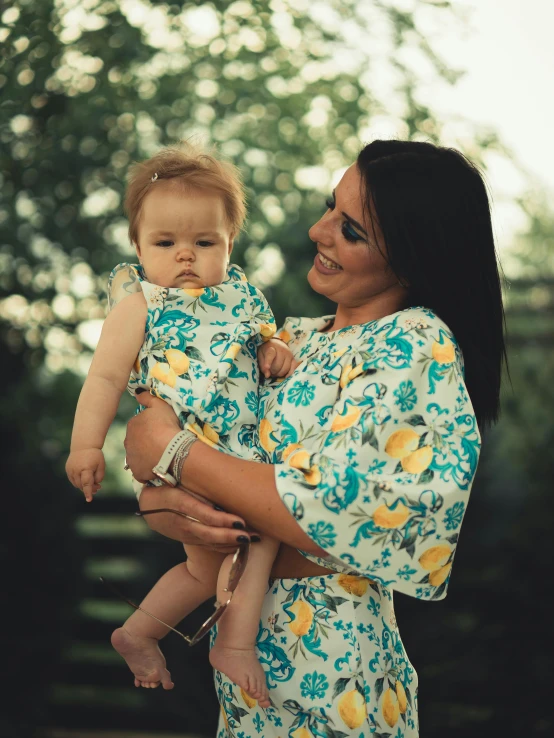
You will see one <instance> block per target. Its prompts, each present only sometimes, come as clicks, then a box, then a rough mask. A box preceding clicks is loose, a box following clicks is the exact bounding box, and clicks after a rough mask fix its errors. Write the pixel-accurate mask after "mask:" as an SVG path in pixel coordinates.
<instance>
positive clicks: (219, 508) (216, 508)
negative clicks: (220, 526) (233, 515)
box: [214, 505, 223, 512]
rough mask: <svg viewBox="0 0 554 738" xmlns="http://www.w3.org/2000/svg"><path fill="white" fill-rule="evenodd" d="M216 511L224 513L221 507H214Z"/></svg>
mask: <svg viewBox="0 0 554 738" xmlns="http://www.w3.org/2000/svg"><path fill="white" fill-rule="evenodd" d="M214 510H219V512H223V508H222V507H219V505H214Z"/></svg>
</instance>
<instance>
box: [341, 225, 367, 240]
mask: <svg viewBox="0 0 554 738" xmlns="http://www.w3.org/2000/svg"><path fill="white" fill-rule="evenodd" d="M342 235H343V236H344V237H345V238H346V240H347V241H350V242H351V243H355V242H356V241H363V240H364V239H363V238H362V237H361V236H360V234H359V233H356V231H355V230H354V229H353V228H352V226H351V225H350V223H348V222H346V223H343V224H342Z"/></svg>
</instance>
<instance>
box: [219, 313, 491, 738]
mask: <svg viewBox="0 0 554 738" xmlns="http://www.w3.org/2000/svg"><path fill="white" fill-rule="evenodd" d="M331 320H332V316H328V317H325V318H320V319H307V318H289V319H287V321H286V322H285V324H284V326H283V328H282V330H281V331H280V332H279V333H278V334H277V335H278V336H279V337H280V338H282V339H283V340H285V341H287V343H288V345H289V347H290V348H291V350H292V351H293V353H294V354H295V357H296V358H297V359H299V360H301V361H302V364H301V365H300V366H299V367H298V368H297V369H296V371H295V372H294V373H293V375H292V376H290V377H288V378H285V379H281V380H271V381H270V382H268V383H266V384H265V386H264V387H263V388H262V389H261V392H260V411H259V424H258V434H259V445H260V446H261V448H262V449H263V453H264V461H266V462H268V463H272V464H274V465H275V481H276V485H277V489H278V492H279V495H280V496H281V499H282V500H283V503H284V504H285V505H286V507H287V508H288V510H289V511H290V513H291V514H292V515H293V516H294V518H295V519H296V520H297V521H298V523H299V525H300V526H301V527H302V529H303V530H304V531H305V532H306V533H307V535H308V536H309V537H310V538H311V539H312V540H313V541H314V542H315V543H317V544H318V545H319V546H320V547H321V548H323V549H324V550H325V551H326V552H327V556H326V557H325V558H318V557H317V556H313V555H310V554H308V553H306V552H302V553H303V554H304V555H305V556H306V557H307V558H308V559H310V560H312V561H315V562H316V563H318V564H321V565H323V566H325V567H327V568H329V569H333V570H334V571H335V572H336V573H335V574H329V575H326V576H315V577H306V578H302V579H280V580H272V581H270V583H269V587H268V590H267V594H266V598H265V601H264V606H263V611H262V617H261V621H260V627H259V632H258V639H257V652H258V656H259V659H260V661H261V663H262V665H263V667H264V670H265V672H266V678H267V682H268V686H269V690H270V692H269V694H270V699H271V700H272V706H271V707H269V708H267V709H261V708H260V707H258V705H257V703H256V702H255V701H254V700H253V699H252V698H251V697H250V696H249V695H248V694H246V693H244V692H243V691H242V690H240V689H239V688H238V687H237V686H236V685H234V684H232V683H231V682H230V681H229V680H228V678H227V677H225V675H223V674H221V673H219V672H216V674H215V684H216V691H217V695H218V699H219V702H220V706H221V719H220V724H219V728H218V738H227V736H232V737H233V738H234V737H235V736H236V738H257V737H258V736H263V737H264V738H284V737H285V736H290V737H291V738H311V736H317V737H318V738H346V737H347V736H348V737H350V736H352V737H355V738H366V736H374V737H376V738H389V737H390V738H404V737H406V738H407V737H409V738H414V737H415V736H418V735H419V731H418V718H417V675H416V673H415V671H414V668H413V667H412V665H411V664H410V661H409V659H408V657H407V655H406V652H405V650H404V647H403V644H402V641H401V638H400V633H399V631H398V628H397V624H396V619H395V615H394V607H393V590H398V591H399V592H403V593H405V594H408V595H412V596H413V597H417V598H419V599H423V600H438V599H442V598H443V597H445V596H446V590H447V586H448V582H449V578H450V573H451V568H452V561H453V558H454V553H455V550H456V545H457V542H458V534H459V528H460V525H461V523H462V518H463V515H464V512H465V508H466V505H467V500H468V496H469V492H470V490H471V486H472V483H473V479H474V476H475V471H476V468H477V462H478V459H479V452H480V435H479V430H478V427H477V423H476V419H475V414H474V411H473V408H472V405H471V401H470V399H469V396H468V393H467V389H466V387H465V384H464V369H463V358H462V355H461V352H460V349H459V347H458V345H457V343H456V340H455V338H454V336H453V335H452V333H451V331H450V330H449V329H448V327H447V326H446V325H445V324H444V322H443V321H442V320H440V318H439V317H438V316H437V315H436V314H435V313H433V312H432V311H430V310H427V309H425V308H409V309H407V310H403V311H400V312H398V313H395V314H393V315H390V316H387V317H385V318H382V319H380V320H376V321H372V322H370V323H365V324H361V325H355V326H351V327H348V328H343V329H342V330H337V331H332V330H331V331H328V332H325V333H322V332H321V331H322V330H323V329H324V328H325V327H326V326H328V325H330V322H331Z"/></svg>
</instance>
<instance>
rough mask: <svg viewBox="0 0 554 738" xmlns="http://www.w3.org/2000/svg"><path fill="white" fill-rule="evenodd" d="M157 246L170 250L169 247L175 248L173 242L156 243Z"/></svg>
mask: <svg viewBox="0 0 554 738" xmlns="http://www.w3.org/2000/svg"><path fill="white" fill-rule="evenodd" d="M156 246H161V247H162V248H168V247H169V246H173V241H156Z"/></svg>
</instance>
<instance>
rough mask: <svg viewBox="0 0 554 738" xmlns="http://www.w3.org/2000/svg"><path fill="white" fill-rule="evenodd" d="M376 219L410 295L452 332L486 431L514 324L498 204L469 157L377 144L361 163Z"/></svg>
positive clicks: (420, 146) (369, 214)
mask: <svg viewBox="0 0 554 738" xmlns="http://www.w3.org/2000/svg"><path fill="white" fill-rule="evenodd" d="M357 165H358V169H359V171H360V174H361V177H362V203H363V204H364V210H365V216H366V218H367V221H368V222H370V223H373V225H374V231H375V224H374V220H373V219H376V220H377V223H378V225H379V227H380V229H381V231H382V233H383V237H384V242H385V248H386V253H385V257H386V259H387V261H388V263H389V265H390V268H391V269H392V270H393V272H394V273H395V275H396V276H397V277H398V279H399V280H400V281H401V282H402V283H403V284H406V285H407V286H408V288H409V297H408V300H409V302H408V307H410V306H416V305H421V306H423V307H426V308H430V309H431V310H433V311H434V312H435V313H437V315H438V316H439V317H440V318H441V319H442V320H443V321H444V322H445V323H446V325H447V326H448V327H449V328H450V329H451V330H452V332H453V334H454V336H455V338H456V340H457V342H458V344H459V345H460V348H461V350H462V353H463V356H464V364H465V381H466V385H467V389H468V392H469V396H470V398H471V402H472V404H473V408H474V410H475V415H476V417H477V423H478V424H479V427H480V428H481V429H484V428H486V427H487V426H489V425H491V424H492V423H493V422H495V421H496V420H497V419H498V414H499V405H500V398H499V396H500V381H501V375H502V366H503V363H506V365H507V357H506V346H505V338H504V333H505V316H504V308H503V305H502V291H501V283H500V274H499V265H498V259H497V254H496V250H495V246H494V236H493V231H492V224H491V215H490V208H489V199H488V196H487V190H486V187H485V183H484V180H483V177H482V175H481V173H480V172H479V170H478V169H477V167H476V166H475V165H474V164H472V163H471V162H470V161H468V159H466V158H465V157H464V156H463V155H462V154H461V153H460V152H459V151H456V150H455V149H450V148H444V147H441V146H435V145H433V144H431V143H423V142H418V141H373V142H372V143H370V144H368V145H367V146H366V147H365V148H364V149H362V151H361V152H360V155H359V156H358V160H357Z"/></svg>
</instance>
